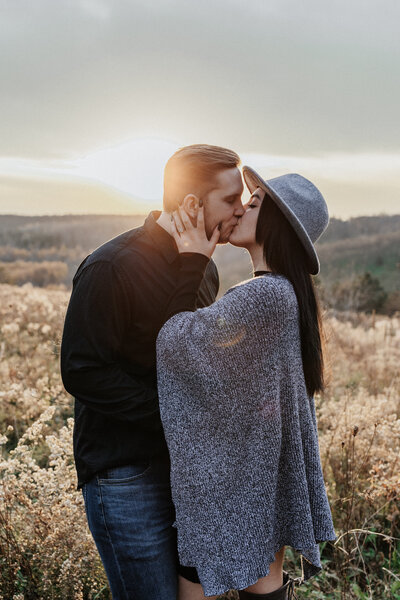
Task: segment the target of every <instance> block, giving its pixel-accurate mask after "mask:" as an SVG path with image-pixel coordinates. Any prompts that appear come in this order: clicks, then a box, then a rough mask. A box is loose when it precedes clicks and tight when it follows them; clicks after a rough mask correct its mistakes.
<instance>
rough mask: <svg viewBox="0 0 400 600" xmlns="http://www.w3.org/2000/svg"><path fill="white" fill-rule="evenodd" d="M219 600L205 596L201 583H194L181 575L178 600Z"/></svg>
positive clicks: (215, 597)
mask: <svg viewBox="0 0 400 600" xmlns="http://www.w3.org/2000/svg"><path fill="white" fill-rule="evenodd" d="M217 598H218V596H205V595H204V592H203V586H202V585H201V584H200V583H193V582H192V581H189V580H188V579H185V577H182V575H179V581H178V600H216V599H217Z"/></svg>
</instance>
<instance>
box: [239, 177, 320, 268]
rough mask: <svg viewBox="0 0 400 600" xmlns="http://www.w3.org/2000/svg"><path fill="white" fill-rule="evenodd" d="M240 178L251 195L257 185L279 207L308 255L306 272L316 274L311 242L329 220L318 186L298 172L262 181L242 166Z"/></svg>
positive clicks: (316, 263)
mask: <svg viewBox="0 0 400 600" xmlns="http://www.w3.org/2000/svg"><path fill="white" fill-rule="evenodd" d="M243 177H244V180H245V182H246V185H247V187H248V188H249V190H250V193H251V194H252V193H253V192H254V190H255V189H256V188H258V187H260V188H261V189H263V190H264V191H265V192H266V193H267V194H269V195H270V196H271V198H272V199H273V200H274V201H275V203H276V204H277V205H278V206H279V208H280V209H281V211H282V212H283V214H284V215H285V216H286V218H287V219H288V221H289V222H290V224H291V225H292V227H293V229H294V230H295V232H296V234H297V235H298V237H299V239H300V241H301V243H302V244H303V246H304V248H305V250H306V252H307V254H308V256H309V258H310V266H309V272H310V273H311V275H318V273H319V266H320V265H319V260H318V255H317V253H316V251H315V247H314V243H315V242H316V241H317V240H318V239H319V238H320V237H321V235H322V234H323V232H324V231H325V229H326V228H327V227H328V223H329V213H328V207H327V205H326V202H325V200H324V198H323V196H322V194H321V192H320V191H319V190H318V188H317V187H316V186H315V185H314V184H313V183H311V181H309V180H308V179H306V178H305V177H303V176H302V175H298V174H297V173H287V174H286V175H280V176H279V177H274V178H273V179H267V180H264V179H263V178H262V177H260V175H258V173H256V171H254V169H252V168H251V167H247V166H244V167H243Z"/></svg>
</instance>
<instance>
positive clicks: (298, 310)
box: [157, 167, 336, 600]
mask: <svg viewBox="0 0 400 600" xmlns="http://www.w3.org/2000/svg"><path fill="white" fill-rule="evenodd" d="M243 174H244V178H245V181H246V184H247V186H248V188H249V190H250V192H251V194H252V195H251V198H250V200H249V202H248V204H247V205H246V211H245V214H244V215H243V216H242V217H241V219H240V220H239V221H238V224H237V226H236V227H235V229H234V231H233V233H232V234H231V237H230V239H229V241H230V243H232V244H233V245H235V246H241V247H244V248H246V249H247V250H248V252H249V253H250V256H251V259H252V262H253V269H254V277H253V278H252V279H250V280H248V281H245V282H242V283H240V284H238V285H236V286H234V287H232V288H230V289H229V290H228V291H227V292H226V293H225V295H224V296H222V298H220V299H219V300H218V301H217V302H215V303H214V304H212V305H211V306H209V307H206V308H200V309H197V310H196V294H197V290H198V287H199V285H200V282H201V279H202V276H203V273H204V270H205V268H206V266H207V263H208V261H209V259H210V257H211V254H212V252H213V251H214V248H215V244H216V241H217V239H218V235H217V232H214V234H213V235H212V236H211V239H210V240H208V239H207V236H206V234H205V230H204V220H203V208H202V207H199V210H198V217H197V225H196V226H194V224H193V222H192V220H191V218H189V216H188V215H186V213H184V211H176V212H175V213H174V221H173V222H172V223H171V233H172V235H173V236H174V238H175V241H176V243H177V246H178V249H179V252H180V253H181V257H180V258H181V269H180V280H179V281H178V282H177V288H176V292H175V293H174V294H173V296H172V297H171V299H170V302H169V305H168V308H167V312H166V315H165V318H166V319H167V320H166V322H165V324H164V326H163V327H162V329H161V330H160V332H159V335H158V338H157V370H158V386H159V402H160V414H161V419H162V422H163V427H164V432H165V437H166V441H167V444H168V449H169V454H170V459H171V490H172V498H173V501H174V505H175V509H176V522H175V523H174V526H176V528H177V534H178V551H179V559H180V563H181V564H180V575H181V577H180V579H179V583H180V600H194V599H197V598H202V597H203V595H202V590H201V589H200V586H199V585H198V583H195V582H198V581H199V582H200V583H201V585H202V588H203V590H204V594H205V595H206V596H213V597H215V598H216V595H218V594H222V593H224V592H225V591H227V590H229V589H238V590H239V597H240V598H241V599H242V600H244V599H246V600H250V599H257V598H258V599H260V600H261V599H269V600H278V599H281V598H288V597H290V595H291V593H293V583H294V581H297V582H299V583H301V582H302V581H304V580H307V579H309V578H310V577H312V576H313V575H314V574H316V573H317V572H318V571H319V570H320V569H321V562H320V554H319V547H318V543H319V542H321V541H324V540H331V541H333V540H335V539H336V535H335V531H334V528H333V523H332V516H331V511H330V507H329V503H328V499H327V495H326V491H325V485H324V480H323V475H322V469H321V463H320V456H319V446H318V433H317V423H316V416H315V406H314V399H313V395H314V394H315V393H317V392H320V391H322V390H323V389H324V381H323V350H322V326H321V316H320V309H319V305H318V302H317V297H316V292H315V289H314V286H313V282H312V278H311V276H310V275H316V274H318V273H319V260H318V256H317V253H316V251H315V247H314V242H315V241H316V240H317V239H318V238H319V237H320V236H321V234H322V233H323V231H324V230H325V229H326V227H327V225H328V222H329V214H328V209H327V206H326V203H325V200H324V198H323V197H322V195H321V193H320V192H319V190H318V189H317V188H316V187H315V186H314V185H313V184H312V183H311V182H310V181H308V180H307V179H305V178H304V177H302V176H301V175H297V174H293V173H291V174H287V175H282V176H281V177H276V178H274V179H270V180H268V181H264V180H263V179H262V178H261V177H260V176H259V175H258V174H257V173H256V172H255V171H254V170H253V169H251V168H249V167H244V168H243ZM178 212H179V214H178ZM286 545H290V546H292V547H293V548H294V549H296V550H298V551H299V552H300V556H301V566H302V575H301V578H297V579H296V580H295V579H293V578H291V577H289V574H288V573H286V572H283V571H282V566H283V554H284V548H285V546H286ZM191 582H193V583H191Z"/></svg>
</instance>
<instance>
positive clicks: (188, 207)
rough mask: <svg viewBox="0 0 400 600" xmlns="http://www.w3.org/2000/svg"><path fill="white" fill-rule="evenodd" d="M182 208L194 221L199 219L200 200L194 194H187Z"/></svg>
mask: <svg viewBox="0 0 400 600" xmlns="http://www.w3.org/2000/svg"><path fill="white" fill-rule="evenodd" d="M181 206H182V208H184V209H185V211H186V212H187V214H188V215H189V216H190V217H192V218H193V219H195V218H197V212H198V210H199V199H198V197H197V196H195V195H194V194H186V196H185V197H184V199H183V201H182V204H181Z"/></svg>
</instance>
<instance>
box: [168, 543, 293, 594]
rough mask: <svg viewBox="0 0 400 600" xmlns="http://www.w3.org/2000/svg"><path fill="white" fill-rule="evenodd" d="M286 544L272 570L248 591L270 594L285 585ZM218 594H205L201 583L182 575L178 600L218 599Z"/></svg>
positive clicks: (179, 582) (271, 567) (248, 588)
mask: <svg viewBox="0 0 400 600" xmlns="http://www.w3.org/2000/svg"><path fill="white" fill-rule="evenodd" d="M284 555H285V546H282V548H281V549H280V550H278V552H277V553H276V554H275V560H274V562H273V563H271V565H270V571H269V573H268V575H267V576H266V577H261V579H259V580H258V581H257V582H256V583H253V584H252V585H250V586H249V587H247V588H245V589H246V592H253V594H268V593H269V592H273V591H274V590H277V589H278V588H280V587H281V585H283V559H284ZM217 598H218V596H205V595H204V591H203V587H202V585H201V584H200V583H193V582H192V581H189V580H188V579H185V577H182V575H179V581H178V600H216V599H217Z"/></svg>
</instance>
